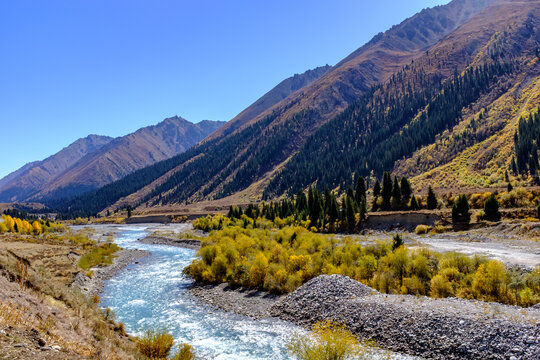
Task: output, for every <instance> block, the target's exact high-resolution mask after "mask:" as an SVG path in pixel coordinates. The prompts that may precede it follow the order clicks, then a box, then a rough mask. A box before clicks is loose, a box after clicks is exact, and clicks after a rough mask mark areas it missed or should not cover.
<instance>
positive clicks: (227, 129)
mask: <svg viewBox="0 0 540 360" xmlns="http://www.w3.org/2000/svg"><path fill="white" fill-rule="evenodd" d="M331 68H332V67H331V66H329V65H325V66H319V67H317V68H315V69H312V70H308V71H306V72H304V73H302V74H295V75H294V76H291V77H290V78H287V79H285V80H283V81H282V82H280V83H279V84H277V85H276V86H275V87H274V88H273V89H272V90H270V91H269V92H267V93H266V94H264V95H263V96H261V97H260V98H259V99H257V101H255V102H254V103H253V104H251V105H250V106H249V107H248V108H246V109H245V110H243V111H242V112H241V113H240V114H238V115H236V116H235V117H234V118H233V119H232V120H231V121H229V122H227V123H226V124H225V125H224V126H223V127H222V128H220V129H219V130H218V131H216V132H215V133H214V134H212V135H210V136H209V137H208V140H211V139H216V138H218V137H220V136H224V135H225V134H230V133H231V132H233V131H234V130H236V129H238V128H240V127H242V126H243V125H245V124H246V123H248V122H250V121H252V120H253V119H255V118H257V117H258V116H259V115H261V114H262V113H264V112H266V111H267V110H268V109H270V108H271V107H273V106H274V105H275V104H277V103H279V102H280V101H282V100H284V99H286V98H288V97H289V96H290V95H291V94H293V93H294V92H296V91H297V90H300V89H302V88H304V87H306V86H308V85H309V84H311V83H312V82H314V81H315V80H317V79H319V78H320V77H321V76H323V75H324V74H326V73H327V72H328V71H330V69H331Z"/></svg>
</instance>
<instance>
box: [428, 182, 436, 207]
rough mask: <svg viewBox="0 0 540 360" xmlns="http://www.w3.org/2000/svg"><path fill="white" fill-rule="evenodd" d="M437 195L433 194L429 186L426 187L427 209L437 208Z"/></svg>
mask: <svg viewBox="0 0 540 360" xmlns="http://www.w3.org/2000/svg"><path fill="white" fill-rule="evenodd" d="M437 205H438V204H437V196H436V195H435V192H434V191H433V189H432V188H431V186H430V187H429V189H428V196H427V208H428V209H429V210H435V209H436V208H437Z"/></svg>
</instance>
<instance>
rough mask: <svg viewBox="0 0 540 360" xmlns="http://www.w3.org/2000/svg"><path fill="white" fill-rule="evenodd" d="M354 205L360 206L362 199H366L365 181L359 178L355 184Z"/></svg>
mask: <svg viewBox="0 0 540 360" xmlns="http://www.w3.org/2000/svg"><path fill="white" fill-rule="evenodd" d="M354 196H355V200H356V203H357V204H358V205H360V202H361V201H362V198H364V201H365V199H366V180H365V179H364V178H363V177H362V176H360V177H359V178H358V181H357V182H356V192H355V194H354Z"/></svg>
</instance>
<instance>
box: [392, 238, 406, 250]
mask: <svg viewBox="0 0 540 360" xmlns="http://www.w3.org/2000/svg"><path fill="white" fill-rule="evenodd" d="M402 245H403V237H401V235H399V234H396V235H394V238H393V239H392V250H396V249H398V248H399V247H400V246H402Z"/></svg>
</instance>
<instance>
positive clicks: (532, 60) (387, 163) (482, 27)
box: [265, 1, 540, 198]
mask: <svg viewBox="0 0 540 360" xmlns="http://www.w3.org/2000/svg"><path fill="white" fill-rule="evenodd" d="M539 23H540V2H538V1H525V2H515V1H512V2H510V1H498V2H496V3H494V4H492V5H491V6H489V7H488V8H486V9H485V10H484V11H482V12H481V13H479V14H478V15H477V16H475V17H473V18H471V20H470V21H468V22H466V23H464V24H463V25H462V26H461V27H459V28H458V29H456V31H454V32H453V33H452V34H450V35H448V36H447V37H446V38H445V39H443V40H442V41H441V42H439V43H438V44H436V45H435V46H433V47H432V48H430V49H429V51H426V52H425V54H424V55H423V56H421V57H419V58H417V59H416V60H415V61H414V62H411V64H409V65H407V66H406V67H405V68H404V69H402V70H401V71H399V72H397V73H395V74H394V75H393V76H392V77H391V78H390V79H389V80H388V81H387V82H385V83H384V84H382V85H380V86H378V87H375V88H373V89H372V90H371V91H370V93H368V94H366V95H364V96H362V97H360V98H359V99H358V100H357V101H356V102H355V103H353V104H352V105H351V106H350V107H348V108H347V109H346V110H345V111H344V112H343V113H341V114H340V115H339V116H337V117H335V118H334V119H333V120H332V121H330V122H328V123H327V124H325V125H324V126H323V127H321V128H320V129H319V130H318V131H317V132H316V133H315V134H314V135H313V136H311V137H310V138H309V139H308V140H307V142H306V144H305V146H304V147H303V148H302V149H301V150H300V151H299V152H298V153H297V154H295V156H294V157H293V158H292V159H291V160H290V161H289V162H288V163H287V164H286V165H285V166H284V167H283V169H281V171H280V172H279V174H278V175H277V176H275V177H274V178H273V179H272V180H271V182H270V183H269V185H268V187H266V189H265V197H269V198H270V197H273V196H276V195H279V194H283V193H288V194H292V193H295V192H296V191H298V190H300V189H303V188H305V187H307V186H309V185H312V184H316V186H318V187H320V188H324V187H329V188H330V189H334V188H340V189H341V190H342V191H343V190H344V189H346V188H347V187H348V186H350V185H353V183H354V177H357V176H359V175H362V176H372V177H375V176H378V177H380V175H381V174H382V172H383V171H392V172H393V173H394V174H395V175H407V176H410V177H413V179H412V183H413V184H414V185H415V186H416V190H417V191H421V190H424V191H425V189H426V188H427V186H428V185H432V186H433V187H435V188H438V189H441V188H444V189H448V191H452V190H454V191H462V189H463V187H469V188H478V187H481V188H482V187H489V186H499V187H500V186H502V185H503V184H504V183H505V182H506V181H507V180H505V172H509V171H510V169H511V159H512V156H511V154H512V153H513V149H512V145H513V138H514V133H515V130H516V128H517V122H518V120H519V118H520V117H521V116H523V115H527V114H528V113H529V112H530V111H531V110H536V107H537V106H538V104H539V101H538V96H539V92H538V81H539V80H540V78H539V75H540V67H539V66H538V64H537V63H538V54H539V50H538V49H539V46H540V43H539V39H540V26H539ZM314 159H316V160H314ZM336 159H339V161H336ZM536 162H537V161H536ZM515 175H516V176H517V175H518V174H515ZM373 180H374V179H373Z"/></svg>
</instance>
